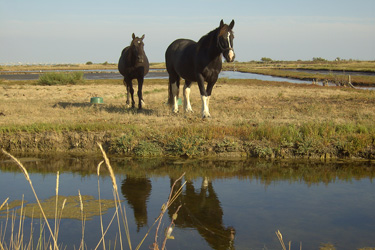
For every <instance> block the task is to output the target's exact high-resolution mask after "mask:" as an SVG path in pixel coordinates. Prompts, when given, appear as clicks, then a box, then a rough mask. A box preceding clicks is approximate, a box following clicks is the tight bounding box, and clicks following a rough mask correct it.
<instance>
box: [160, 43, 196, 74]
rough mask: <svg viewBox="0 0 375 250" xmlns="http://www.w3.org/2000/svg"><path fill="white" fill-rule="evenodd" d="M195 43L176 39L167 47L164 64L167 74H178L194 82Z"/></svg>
mask: <svg viewBox="0 0 375 250" xmlns="http://www.w3.org/2000/svg"><path fill="white" fill-rule="evenodd" d="M196 45H197V43H196V42H194V41H192V40H189V39H178V40H175V41H174V42H173V43H171V44H170V45H169V47H168V48H167V50H166V52H165V63H166V67H167V71H168V73H169V74H174V73H176V74H178V75H179V76H180V77H182V78H184V79H188V80H192V81H193V80H194V79H191V78H193V75H194V74H193V70H194V56H195V50H196Z"/></svg>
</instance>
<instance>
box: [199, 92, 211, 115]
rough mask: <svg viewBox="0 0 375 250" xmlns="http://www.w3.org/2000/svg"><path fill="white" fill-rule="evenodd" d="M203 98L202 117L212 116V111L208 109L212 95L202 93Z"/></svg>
mask: <svg viewBox="0 0 375 250" xmlns="http://www.w3.org/2000/svg"><path fill="white" fill-rule="evenodd" d="M201 98H202V117H203V118H208V117H211V115H210V111H209V109H208V104H209V102H210V97H209V96H203V95H202V96H201Z"/></svg>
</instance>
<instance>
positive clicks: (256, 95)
mask: <svg viewBox="0 0 375 250" xmlns="http://www.w3.org/2000/svg"><path fill="white" fill-rule="evenodd" d="M0 88H1V94H0V103H1V104H0V113H1V116H0V125H1V128H2V130H1V134H2V138H3V139H2V143H3V144H5V145H7V146H6V148H8V149H9V148H11V146H10V144H11V143H10V142H9V140H7V136H8V135H9V134H13V135H14V134H15V132H16V134H17V133H30V132H31V133H40V132H46V131H47V132H48V131H57V132H64V131H85V132H98V131H105V132H106V133H110V134H111V136H112V135H113V136H120V135H124V134H125V135H128V134H129V133H130V134H132V136H134V137H138V138H137V139H136V140H135V141H133V142H131V146H129V147H130V148H128V149H126V150H124V152H130V151H132V150H133V149H134V147H135V146H136V145H135V144H139V142H140V141H142V140H147V141H150V142H155V141H157V142H158V145H159V146H161V147H165V146H166V145H167V144H168V141H170V140H171V137H170V136H172V135H173V139H176V138H177V137H181V136H183V137H189V138H191V137H194V136H196V135H197V136H198V137H199V139H202V140H206V141H207V140H221V141H223V140H224V142H225V143H224V144H225V145H224V146H225V147H226V150H227V149H228V147H231V144H236V145H237V141H238V140H240V141H242V142H244V141H246V143H250V144H251V143H252V141H254V140H256V141H260V144H262V145H263V144H264V143H263V142H264V141H267V143H266V144H267V145H266V147H269V148H271V151H275V148H274V147H280V143H281V142H283V143H284V142H286V144H287V145H289V146H291V147H296V145H297V144H296V143H297V142H296V141H295V140H297V139H298V138H300V139H301V141H304V140H306V138H307V137H308V138H311V137H313V138H314V140H315V139H316V138H315V137H319V138H320V139H319V140H323V142H319V146H316V147H323V146H324V147H326V146H328V145H330V144H332V143H333V142H332V138H329V137H330V136H333V137H334V140H335V143H336V141H337V140H339V139H337V137H336V136H338V135H336V133H337V132H338V130H340V131H341V129H342V128H344V130H345V131H348V133H350V136H355V137H357V136H359V137H361V138H360V139H361V140H364V141H361V143H360V146H356V149H355V151H356V152H357V153H358V152H360V151H361V150H363V148H368V150H370V151H371V152H372V150H373V145H374V142H373V141H372V142H371V138H375V135H374V129H373V124H374V118H375V105H374V104H375V92H374V91H366V90H354V89H349V88H339V87H319V86H313V85H298V84H289V83H279V82H265V81H258V80H229V79H220V80H219V82H218V83H217V84H216V86H215V88H214V90H213V95H212V98H211V101H210V111H211V115H212V117H213V118H212V119H202V118H201V114H200V110H201V100H200V94H199V90H198V87H197V86H196V85H193V87H192V95H191V99H192V107H193V110H194V111H195V112H194V113H193V114H186V113H185V112H184V111H183V109H182V107H181V106H180V112H179V113H178V114H177V115H174V114H172V112H171V108H170V107H169V106H168V105H166V101H167V89H168V87H167V80H146V81H145V84H144V100H145V102H146V106H145V109H144V110H142V111H138V110H136V109H129V108H127V107H125V99H126V97H125V87H124V86H123V85H122V83H121V80H88V81H86V84H80V85H63V86H39V85H35V84H30V82H3V83H2V84H1V85H0ZM180 94H181V95H180V96H182V90H181V93H180ZM94 96H100V97H103V99H104V104H102V105H91V104H90V103H89V102H90V98H91V97H94ZM136 98H137V97H136ZM310 130H311V131H310ZM340 131H339V132H340ZM352 133H353V134H352ZM294 134H295V135H294ZM306 136H307V137H306ZM340 136H341V134H340ZM345 136H346V137H345V140H346V141H345V143H349V142H348V141H347V140H348V138H347V136H348V135H345ZM292 137H293V138H292ZM325 137H327V138H326V139H324V138H325ZM362 137H366V138H362ZM8 139H9V138H8ZM132 139H134V138H132ZM14 140H15V139H14ZM33 140H36V139H33ZM340 140H341V139H340ZM356 140H357V139H356ZM372 140H373V139H372ZM184 143H187V142H184ZM194 143H196V142H193V143H190V144H194ZM215 143H217V142H215ZM314 143H315V142H314ZM322 143H323V144H324V145H323V146H322V145H321V144H322ZM343 143H344V142H343ZM345 143H344V144H345ZM198 144H199V146H202V145H201V144H202V143H198ZM277 144H279V146H278V145H277ZM352 144H353V143H352V141H350V145H352ZM220 145H221V144H220ZM236 145H235V146H234V147H235V148H236V147H237V146H236ZM257 145H258V144H257ZM287 145H286V146H287ZM185 146H186V145H185ZM190 146H191V145H190ZM211 146H212V145H211ZM232 146H233V145H232ZM263 146H264V145H263ZM212 147H213V148H215V147H216V148H217V145H216V146H212ZM335 147H337V145H336V146H335ZM232 148H233V147H232ZM240 148H241V147H240ZM360 148H362V149H360ZM237 149H238V147H237ZM205 150H206V151H205ZM205 150H203V149H202V151H201V152H200V153H202V154H205V153H207V150H208V151H210V150H212V148H211V149H205ZM233 150H234V151H236V149H233ZM314 150H316V149H314ZM345 150H347V149H345ZM115 151H116V152H118V151H117V150H115ZM240 151H241V150H240ZM242 151H244V149H242ZM245 151H246V150H245ZM331 151H332V150H329V152H330V154H334V153H333V152H331ZM124 152H123V153H124ZM118 153H121V152H118ZM326 153H327V152H326V151H324V150H323V151H322V152H319V154H326ZM189 154H190V155H195V154H196V152H190V153H189ZM189 154H187V155H189ZM264 154H265V155H268V156H272V155H274V153H271V152H264ZM303 154H304V153H303ZM261 155H263V153H262V154H260V155H258V156H261ZM371 157H372V156H371ZM371 157H370V158H371Z"/></svg>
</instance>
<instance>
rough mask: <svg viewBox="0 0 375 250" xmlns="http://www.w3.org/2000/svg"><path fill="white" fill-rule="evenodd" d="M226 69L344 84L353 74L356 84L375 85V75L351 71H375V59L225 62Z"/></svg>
mask: <svg viewBox="0 0 375 250" xmlns="http://www.w3.org/2000/svg"><path fill="white" fill-rule="evenodd" d="M224 69H225V70H237V71H242V72H249V73H255V74H263V75H271V76H278V77H285V78H293V79H301V80H309V81H313V80H315V81H320V82H322V81H328V82H331V83H333V84H344V83H347V82H348V77H349V75H351V79H350V81H351V83H352V84H353V85H354V86H375V76H368V75H353V74H352V73H351V72H364V73H374V72H375V61H338V62H332V61H322V62H312V61H293V62H285V61H281V62H277V61H275V62H247V63H235V64H224ZM291 70H312V71H318V70H320V71H325V72H326V73H327V74H323V73H319V72H298V71H291ZM335 71H341V72H347V73H345V74H344V75H337V74H334V72H335Z"/></svg>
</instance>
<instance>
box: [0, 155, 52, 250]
mask: <svg viewBox="0 0 375 250" xmlns="http://www.w3.org/2000/svg"><path fill="white" fill-rule="evenodd" d="M2 151H3V153H4V154H5V155H7V156H9V157H10V158H11V159H12V160H13V161H14V162H16V163H17V165H18V167H19V168H20V169H21V171H22V172H23V174H24V176H25V178H26V180H27V181H28V182H29V184H30V187H31V190H32V191H33V194H34V196H35V199H36V201H37V203H38V206H39V208H40V211H41V213H42V215H43V218H44V222H45V223H46V225H47V227H48V230H49V232H50V234H51V237H52V240H53V243H54V249H57V250H58V249H59V247H58V245H57V241H56V238H55V235H54V233H53V231H52V229H51V226H50V224H49V222H48V220H47V217H46V214H45V213H44V210H43V207H42V205H41V204H40V200H39V198H38V195H37V194H36V192H35V189H34V186H33V183H32V181H31V179H30V176H29V173H28V172H27V170H26V168H25V167H24V166H23V165H22V163H21V162H20V161H19V160H17V158H15V157H14V156H13V155H11V154H9V153H8V152H7V151H5V150H4V149H2Z"/></svg>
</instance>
